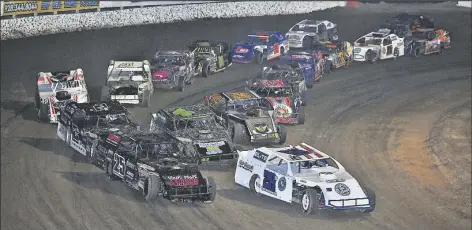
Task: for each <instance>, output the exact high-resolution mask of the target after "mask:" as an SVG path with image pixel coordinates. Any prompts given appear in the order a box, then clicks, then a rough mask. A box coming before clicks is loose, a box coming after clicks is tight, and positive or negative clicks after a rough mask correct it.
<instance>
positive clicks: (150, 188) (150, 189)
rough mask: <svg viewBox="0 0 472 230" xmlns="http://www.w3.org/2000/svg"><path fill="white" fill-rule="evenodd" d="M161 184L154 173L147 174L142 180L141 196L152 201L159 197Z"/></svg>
mask: <svg viewBox="0 0 472 230" xmlns="http://www.w3.org/2000/svg"><path fill="white" fill-rule="evenodd" d="M160 186H161V181H160V178H159V177H158V176H156V175H152V174H151V175H149V177H148V178H146V180H145V181H144V188H143V196H144V199H145V200H146V201H153V200H155V199H156V198H157V197H159V189H160Z"/></svg>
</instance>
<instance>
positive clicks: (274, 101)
mask: <svg viewBox="0 0 472 230" xmlns="http://www.w3.org/2000/svg"><path fill="white" fill-rule="evenodd" d="M266 99H267V100H268V101H269V102H270V104H271V105H272V106H273V107H274V108H276V107H277V105H286V106H289V107H291V106H292V100H291V99H290V98H289V97H266Z"/></svg>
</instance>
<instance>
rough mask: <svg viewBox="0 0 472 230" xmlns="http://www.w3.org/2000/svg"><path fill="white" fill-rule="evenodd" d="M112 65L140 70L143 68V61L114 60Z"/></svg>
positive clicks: (117, 67) (122, 68)
mask: <svg viewBox="0 0 472 230" xmlns="http://www.w3.org/2000/svg"><path fill="white" fill-rule="evenodd" d="M113 67H114V68H115V69H118V70H125V71H140V70H142V68H143V62H140V61H115V63H114V64H113Z"/></svg>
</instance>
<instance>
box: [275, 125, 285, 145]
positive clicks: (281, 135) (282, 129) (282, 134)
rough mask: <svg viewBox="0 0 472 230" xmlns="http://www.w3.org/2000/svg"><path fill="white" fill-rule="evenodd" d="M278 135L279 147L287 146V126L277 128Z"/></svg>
mask: <svg viewBox="0 0 472 230" xmlns="http://www.w3.org/2000/svg"><path fill="white" fill-rule="evenodd" d="M277 133H279V142H278V144H279V145H283V144H285V141H286V140H287V128H286V127H285V126H281V125H279V126H277Z"/></svg>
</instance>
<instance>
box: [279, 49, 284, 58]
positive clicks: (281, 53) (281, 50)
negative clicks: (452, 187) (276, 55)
mask: <svg viewBox="0 0 472 230" xmlns="http://www.w3.org/2000/svg"><path fill="white" fill-rule="evenodd" d="M284 55H285V48H284V47H280V59H282V57H283V56H284Z"/></svg>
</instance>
